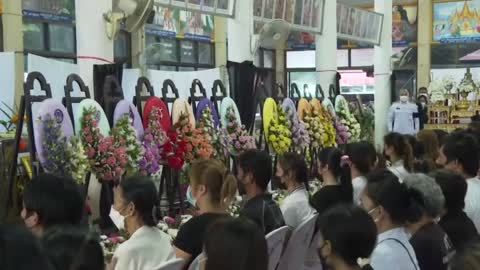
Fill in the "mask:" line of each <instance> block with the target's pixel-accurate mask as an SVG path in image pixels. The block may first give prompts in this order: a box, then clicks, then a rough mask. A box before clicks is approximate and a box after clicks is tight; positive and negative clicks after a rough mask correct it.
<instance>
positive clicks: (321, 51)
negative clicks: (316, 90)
mask: <svg viewBox="0 0 480 270" xmlns="http://www.w3.org/2000/svg"><path fill="white" fill-rule="evenodd" d="M323 12H324V14H325V15H324V19H323V33H322V35H316V36H315V55H316V56H315V59H316V71H317V83H319V84H320V85H321V86H322V89H323V92H324V93H328V88H329V87H330V84H333V83H334V80H335V75H336V74H337V28H336V27H335V25H337V16H336V14H337V0H327V1H325V7H324V11H323Z"/></svg>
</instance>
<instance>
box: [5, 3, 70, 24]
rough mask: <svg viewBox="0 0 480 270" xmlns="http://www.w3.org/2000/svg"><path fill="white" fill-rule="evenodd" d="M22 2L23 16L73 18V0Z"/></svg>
mask: <svg viewBox="0 0 480 270" xmlns="http://www.w3.org/2000/svg"><path fill="white" fill-rule="evenodd" d="M0 1H2V0H0ZM22 4H23V6H22V7H23V16H24V17H28V18H34V19H41V20H47V21H67V22H68V21H73V20H74V19H75V0H43V1H39V0H22Z"/></svg>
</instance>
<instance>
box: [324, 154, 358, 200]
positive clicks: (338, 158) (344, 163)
mask: <svg viewBox="0 0 480 270" xmlns="http://www.w3.org/2000/svg"><path fill="white" fill-rule="evenodd" d="M318 161H320V165H321V166H322V167H325V166H328V170H329V171H330V172H331V173H332V174H333V176H334V177H335V178H336V179H339V181H340V186H341V187H342V190H343V192H344V193H345V194H350V195H351V196H349V200H350V201H353V185H352V176H351V173H350V164H349V163H350V157H349V156H347V155H342V152H341V151H340V150H338V149H337V148H324V149H323V150H322V151H320V153H319V155H318Z"/></svg>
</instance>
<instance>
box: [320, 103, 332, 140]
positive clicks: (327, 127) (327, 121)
mask: <svg viewBox="0 0 480 270" xmlns="http://www.w3.org/2000/svg"><path fill="white" fill-rule="evenodd" d="M318 114H319V118H320V122H321V123H322V126H323V129H324V131H325V133H324V134H322V146H323V147H335V146H336V132H335V127H334V126H333V120H332V117H331V116H330V113H329V112H328V111H327V110H326V109H325V108H324V107H320V111H319V113H318Z"/></svg>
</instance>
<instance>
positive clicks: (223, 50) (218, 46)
mask: <svg viewBox="0 0 480 270" xmlns="http://www.w3.org/2000/svg"><path fill="white" fill-rule="evenodd" d="M214 29H215V36H214V41H215V66H216V67H218V68H220V78H221V80H222V81H223V83H224V84H225V86H226V87H227V89H228V88H229V82H228V71H227V60H228V57H227V19H226V18H224V17H215V19H214Z"/></svg>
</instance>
